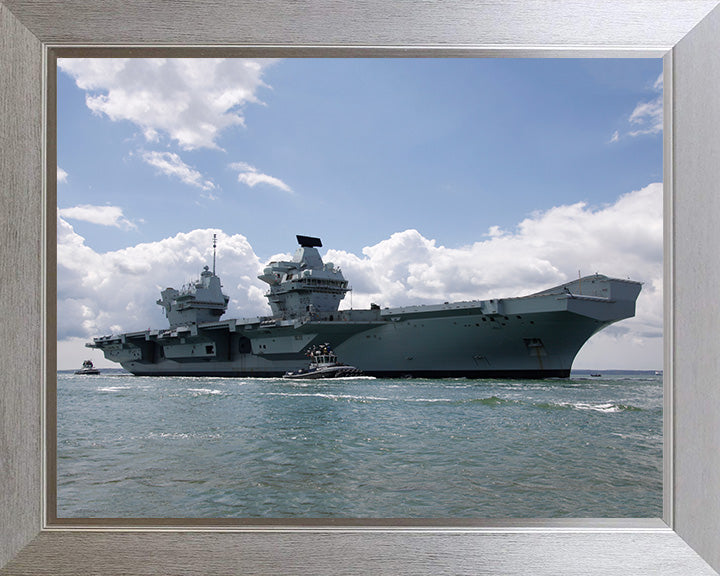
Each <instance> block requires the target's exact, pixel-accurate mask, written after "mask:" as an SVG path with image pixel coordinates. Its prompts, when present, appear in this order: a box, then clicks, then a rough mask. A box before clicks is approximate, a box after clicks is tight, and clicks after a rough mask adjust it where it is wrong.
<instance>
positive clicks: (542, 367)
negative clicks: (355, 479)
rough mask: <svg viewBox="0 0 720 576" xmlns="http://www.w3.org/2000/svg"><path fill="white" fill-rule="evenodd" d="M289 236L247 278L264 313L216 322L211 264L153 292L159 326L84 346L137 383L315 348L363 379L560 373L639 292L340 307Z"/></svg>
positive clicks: (254, 369) (322, 274) (574, 289)
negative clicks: (288, 256)
mask: <svg viewBox="0 0 720 576" xmlns="http://www.w3.org/2000/svg"><path fill="white" fill-rule="evenodd" d="M297 240H298V243H299V245H300V246H299V248H298V249H297V251H296V253H295V255H294V257H293V258H292V260H290V261H282V262H270V263H269V264H268V265H267V266H266V267H265V269H264V270H263V273H262V274H261V275H260V276H258V278H260V280H262V281H264V282H265V283H267V284H268V285H269V290H268V292H267V294H266V297H267V298H268V301H269V304H270V308H271V311H272V315H271V316H266V317H258V318H249V319H230V320H221V317H222V315H223V314H224V313H225V311H226V310H227V305H228V301H229V298H228V296H226V295H225V294H224V293H223V292H222V287H221V284H220V278H219V277H218V276H217V275H216V274H215V263H214V261H213V270H212V271H210V269H209V267H208V266H206V267H205V269H204V270H203V272H202V273H201V275H200V279H199V280H198V281H197V282H194V283H191V284H190V285H188V286H185V287H184V288H183V289H181V290H176V289H174V288H166V289H165V290H163V291H162V292H161V299H160V300H158V301H157V303H158V304H159V305H161V306H162V307H163V308H164V310H165V314H166V316H167V319H168V323H169V326H168V327H167V328H164V329H157V330H151V329H149V330H145V331H141V332H128V333H125V334H119V335H110V336H103V337H99V338H94V340H93V342H92V343H89V344H87V346H88V347H90V348H97V349H100V350H102V351H103V353H104V354H105V357H106V358H107V359H108V360H112V361H114V362H118V363H119V364H120V365H121V366H122V367H123V368H125V369H126V370H128V371H129V372H132V373H133V374H136V375H142V376H229V377H245V376H257V377H281V376H283V375H284V374H285V373H287V372H290V371H297V370H299V369H302V368H304V367H306V365H307V358H306V354H307V352H308V350H310V349H311V348H312V347H313V346H318V345H321V344H324V345H327V346H330V347H332V349H333V350H334V351H335V352H336V354H337V355H338V356H339V357H341V358H342V359H343V362H347V363H348V364H350V365H352V366H355V367H357V368H358V369H359V370H361V371H362V372H363V373H364V374H365V375H368V376H381V377H429V378H446V377H471V378H492V377H500V378H548V377H560V378H566V377H568V376H569V375H570V368H571V367H572V363H573V360H574V358H575V356H576V354H577V353H578V351H579V350H580V348H581V347H582V346H583V344H584V343H585V342H586V341H587V340H588V339H589V338H590V337H591V336H592V335H593V334H595V333H596V332H598V331H599V330H602V329H603V328H605V327H606V326H608V325H610V324H612V323H614V322H617V321H619V320H622V319H625V318H630V317H632V316H634V314H635V302H636V300H637V297H638V295H639V293H640V289H641V284H640V283H639V282H635V281H632V280H621V279H617V278H609V277H607V276H603V275H600V274H595V275H593V276H586V277H584V278H579V279H577V280H574V281H572V282H568V283H566V284H562V285H559V286H556V287H553V288H550V289H548V290H544V291H542V292H538V293H536V294H532V295H529V296H521V297H514V298H502V299H490V300H473V301H465V302H453V303H444V304H433V305H418V306H403V307H396V308H383V309H381V308H380V307H379V306H376V305H374V304H373V305H371V306H370V308H369V309H365V310H353V309H350V310H340V309H339V306H340V302H341V301H342V300H343V298H344V297H345V295H346V293H347V292H348V291H349V290H350V288H349V286H348V282H347V280H346V279H345V277H344V276H343V273H342V271H341V270H340V269H339V268H337V267H336V266H334V265H333V264H332V263H330V262H323V260H322V257H321V256H320V253H319V252H318V248H320V247H321V246H322V242H321V241H320V239H319V238H314V237H311V236H297ZM213 260H214V258H213Z"/></svg>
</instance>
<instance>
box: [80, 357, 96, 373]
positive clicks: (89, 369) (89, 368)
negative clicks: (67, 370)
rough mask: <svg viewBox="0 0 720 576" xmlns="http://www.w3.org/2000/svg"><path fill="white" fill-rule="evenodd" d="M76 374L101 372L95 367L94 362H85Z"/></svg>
mask: <svg viewBox="0 0 720 576" xmlns="http://www.w3.org/2000/svg"><path fill="white" fill-rule="evenodd" d="M75 374H100V370H98V369H97V368H95V367H94V366H93V363H92V360H85V362H83V364H82V368H80V370H76V371H75Z"/></svg>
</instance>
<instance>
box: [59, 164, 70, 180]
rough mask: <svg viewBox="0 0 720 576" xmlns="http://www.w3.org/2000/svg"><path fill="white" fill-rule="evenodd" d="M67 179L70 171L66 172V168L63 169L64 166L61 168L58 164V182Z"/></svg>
mask: <svg viewBox="0 0 720 576" xmlns="http://www.w3.org/2000/svg"><path fill="white" fill-rule="evenodd" d="M67 179H68V173H67V172H65V170H63V169H62V168H60V166H58V167H57V181H58V184H60V183H61V182H67Z"/></svg>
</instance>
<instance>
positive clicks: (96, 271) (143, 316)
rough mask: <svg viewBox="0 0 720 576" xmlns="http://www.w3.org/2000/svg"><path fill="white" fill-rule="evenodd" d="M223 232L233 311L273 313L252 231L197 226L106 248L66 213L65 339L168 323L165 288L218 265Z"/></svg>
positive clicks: (61, 294) (61, 240)
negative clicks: (92, 243)
mask: <svg viewBox="0 0 720 576" xmlns="http://www.w3.org/2000/svg"><path fill="white" fill-rule="evenodd" d="M213 234H217V235H218V251H217V270H218V274H219V275H220V276H221V278H222V281H223V285H224V286H225V291H226V293H227V294H228V295H229V296H230V297H231V299H232V301H231V305H230V309H229V311H228V314H230V315H231V317H239V316H247V315H250V316H252V315H258V314H265V313H269V308H268V307H267V305H266V302H265V299H264V298H262V295H261V294H258V292H259V289H261V288H262V282H260V280H257V279H256V278H255V276H257V274H259V273H260V269H261V263H260V261H259V260H258V258H257V256H256V255H255V254H254V252H253V250H252V248H251V247H250V245H249V244H248V242H247V240H246V239H245V237H243V236H241V235H239V234H236V235H233V236H228V235H227V234H224V233H223V232H221V231H219V230H193V231H191V232H187V233H180V234H177V235H175V236H173V237H171V238H165V239H163V240H160V241H157V242H151V243H145V244H138V245H137V246H132V247H129V248H125V249H122V250H116V251H112V252H105V253H99V252H96V251H95V250H93V249H92V248H90V247H89V246H87V244H86V243H85V239H84V238H83V237H82V236H80V235H79V234H77V232H75V230H74V229H73V227H72V226H71V225H70V224H69V223H68V222H67V221H65V220H64V219H63V218H62V217H59V218H58V238H57V258H58V264H57V266H58V280H57V284H58V295H57V298H58V327H57V330H58V340H66V339H68V338H84V339H86V340H85V341H89V339H90V338H91V337H92V336H99V335H102V334H108V333H111V332H114V333H117V332H123V331H129V330H144V329H146V328H148V327H150V326H152V327H160V326H164V325H167V320H166V319H165V317H164V315H163V314H162V309H161V308H160V306H158V305H157V304H155V301H156V300H157V299H158V298H159V297H160V291H161V290H163V289H164V288H166V287H168V286H174V287H176V288H179V287H180V285H182V284H184V283H186V282H188V281H190V280H192V279H196V278H197V277H198V276H199V274H200V272H201V271H202V268H203V266H205V265H209V266H212V237H213Z"/></svg>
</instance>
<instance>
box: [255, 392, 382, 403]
mask: <svg viewBox="0 0 720 576" xmlns="http://www.w3.org/2000/svg"><path fill="white" fill-rule="evenodd" d="M264 395H265V396H309V397H314V398H327V399H329V400H357V401H360V402H364V401H367V400H379V401H383V400H390V398H383V397H380V396H355V395H352V394H326V393H323V392H315V393H308V392H266V393H265V394H264Z"/></svg>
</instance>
